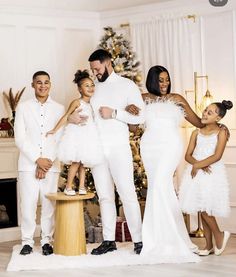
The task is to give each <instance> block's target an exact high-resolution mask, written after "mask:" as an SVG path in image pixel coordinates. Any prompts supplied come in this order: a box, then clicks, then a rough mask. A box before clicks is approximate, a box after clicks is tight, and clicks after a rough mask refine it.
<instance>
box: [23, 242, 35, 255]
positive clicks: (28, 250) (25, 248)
mask: <svg viewBox="0 0 236 277" xmlns="http://www.w3.org/2000/svg"><path fill="white" fill-rule="evenodd" d="M32 252H33V248H32V247H31V246H30V245H28V244H25V245H24V246H23V247H22V249H21V251H20V255H29V254H30V253H32Z"/></svg>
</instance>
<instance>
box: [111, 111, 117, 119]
mask: <svg viewBox="0 0 236 277" xmlns="http://www.w3.org/2000/svg"><path fill="white" fill-rule="evenodd" d="M116 116H117V110H116V109H115V110H113V111H112V114H111V118H112V119H115V118H116Z"/></svg>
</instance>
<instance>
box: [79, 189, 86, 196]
mask: <svg viewBox="0 0 236 277" xmlns="http://www.w3.org/2000/svg"><path fill="white" fill-rule="evenodd" d="M86 194H87V190H86V189H85V188H81V189H79V195H86Z"/></svg>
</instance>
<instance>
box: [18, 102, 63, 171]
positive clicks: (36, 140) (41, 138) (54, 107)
mask: <svg viewBox="0 0 236 277" xmlns="http://www.w3.org/2000/svg"><path fill="white" fill-rule="evenodd" d="M63 114H64V107H63V106H62V105H61V104H59V103H57V102H55V101H53V100H52V99H51V98H50V97H48V99H47V101H46V102H45V103H44V104H41V103H40V102H39V101H38V100H37V99H36V98H34V99H30V100H28V101H25V102H22V103H19V105H18V107H17V109H16V118H15V124H14V132H15V142H16V145H17V147H18V148H19V150H20V156H19V160H18V171H35V169H36V163H35V162H36V160H37V159H38V158H39V157H42V158H48V159H51V160H52V161H54V163H53V166H52V167H51V169H50V171H52V172H59V171H60V164H59V162H58V161H57V160H56V150H57V146H58V140H59V138H60V133H61V132H60V131H59V132H57V133H56V134H55V135H49V136H48V137H46V133H47V132H48V131H50V130H51V129H53V128H54V127H55V125H56V123H57V122H58V120H59V119H60V117H61V116H62V115H63Z"/></svg>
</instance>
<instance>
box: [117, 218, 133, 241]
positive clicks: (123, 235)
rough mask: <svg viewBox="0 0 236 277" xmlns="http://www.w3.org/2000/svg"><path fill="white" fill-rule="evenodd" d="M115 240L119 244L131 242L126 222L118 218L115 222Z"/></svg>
mask: <svg viewBox="0 0 236 277" xmlns="http://www.w3.org/2000/svg"><path fill="white" fill-rule="evenodd" d="M115 240H116V241H119V242H124V241H132V238H131V235H130V232H129V228H128V225H127V222H126V221H125V220H124V219H121V218H119V217H118V218H117V221H116V236H115Z"/></svg>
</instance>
